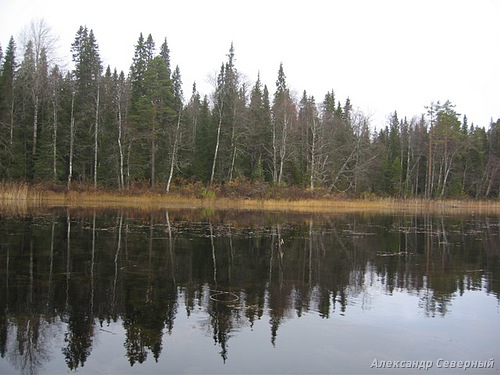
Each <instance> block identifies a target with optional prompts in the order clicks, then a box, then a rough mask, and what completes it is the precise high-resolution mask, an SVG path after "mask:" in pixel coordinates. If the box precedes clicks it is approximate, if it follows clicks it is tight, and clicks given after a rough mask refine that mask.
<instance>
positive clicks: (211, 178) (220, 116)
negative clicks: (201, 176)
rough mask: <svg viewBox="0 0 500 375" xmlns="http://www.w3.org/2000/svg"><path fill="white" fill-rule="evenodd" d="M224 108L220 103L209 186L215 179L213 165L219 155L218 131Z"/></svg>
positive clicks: (222, 103)
mask: <svg viewBox="0 0 500 375" xmlns="http://www.w3.org/2000/svg"><path fill="white" fill-rule="evenodd" d="M223 106H224V102H223V101H221V105H220V110H219V124H218V125H217V140H216V142H215V152H214V160H213V163H212V174H211V175H210V185H212V184H213V182H214V177H215V164H216V163H217V155H218V153H219V143H220V130H221V127H222V108H223Z"/></svg>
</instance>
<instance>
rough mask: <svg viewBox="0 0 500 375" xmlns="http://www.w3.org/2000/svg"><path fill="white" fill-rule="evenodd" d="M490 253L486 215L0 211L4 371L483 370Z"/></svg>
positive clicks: (494, 220) (495, 302)
mask: <svg viewBox="0 0 500 375" xmlns="http://www.w3.org/2000/svg"><path fill="white" fill-rule="evenodd" d="M499 255H500V218H499V217H491V216H490V217H484V216H482V217H477V216H472V215H470V216H460V217H439V216H412V215H401V216H384V215H380V216H377V215H354V214H350V215H305V214H295V215H294V214H290V213H270V212H265V213H264V212H258V213H257V212H239V211H206V210H169V211H157V212H151V213H149V214H144V213H140V212H136V211H133V210H122V211H107V212H103V211H99V212H95V211H81V210H80V211H77V210H67V209H64V210H63V209H54V210H52V211H48V212H41V213H37V214H31V215H23V216H19V215H18V216H16V215H14V216H12V215H3V216H2V217H1V221H0V281H1V286H0V311H1V315H0V316H1V317H0V354H1V358H0V372H1V373H10V372H13V373H17V372H20V373H61V372H67V371H68V370H72V371H75V370H78V371H79V372H85V371H88V372H89V373H94V372H101V373H110V372H117V373H124V372H131V373H142V372H156V373H165V372H172V373H178V372H184V371H188V372H191V373H193V372H194V373H213V372H218V373H223V372H248V373H259V372H263V373H290V372H294V373H304V372H327V373H330V372H350V371H351V370H353V371H354V372H355V371H362V372H365V373H366V372H369V371H370V364H371V363H372V359H373V358H376V357H377V356H378V357H379V358H381V359H383V358H385V359H387V360H404V359H407V360H417V359H426V358H427V357H422V356H431V355H432V358H430V359H436V358H434V356H435V355H438V356H439V355H440V354H439V353H441V355H446V354H448V355H450V356H462V357H463V356H464V355H465V354H466V353H469V355H474V354H470V353H471V351H470V350H469V349H470V348H469V346H471V347H474V350H475V351H474V350H473V351H472V353H476V355H475V357H474V358H468V357H467V358H463V360H469V359H471V360H487V359H489V358H492V356H494V355H495V354H499V352H498V349H496V346H495V337H499V336H498V335H499V334H500V323H499V317H500V315H499V296H500V276H499V275H500V259H499ZM466 294H467V296H466ZM314 317H317V318H318V319H314ZM329 322H330V323H329ZM462 323H463V325H462ZM394 329H395V330H394ZM458 330H460V331H461V332H462V333H461V335H462V336H456V335H458V333H457V332H455V331H458ZM432 332H437V333H432ZM353 335H354V337H352V336H353ZM405 335H408V336H413V339H411V338H409V337H407V336H405ZM281 336H283V338H281ZM335 339H338V340H340V341H341V343H340V344H339V345H337V346H335V347H332V346H331V345H332V340H335ZM381 340H382V342H383V345H380V343H381ZM422 340H428V341H427V342H423V341H422ZM433 340H434V341H433ZM454 340H455V341H457V342H458V341H461V340H467V341H468V343H467V344H465V343H463V342H462V343H459V344H454V343H453V341H454ZM429 342H430V343H432V342H434V344H435V345H436V346H435V347H433V346H432V345H430V346H429ZM210 343H211V344H210ZM233 343H234V344H233ZM266 343H267V344H266ZM405 343H406V344H405ZM450 343H451V344H450ZM214 344H215V345H214ZM405 345H407V346H408V348H407V349H405ZM411 345H413V347H412V348H410V346H411ZM415 345H421V346H422V347H420V348H419V349H418V350H416V349H415V348H414V347H415ZM214 347H215V349H216V350H214ZM445 347H446V349H444V348H445ZM425 348H426V349H425ZM357 350H358V352H356V351H357ZM436 350H437V354H436ZM440 351H441V352H440ZM193 353H196V355H194V354H193ZM411 355H415V356H416V357H411V358H409V357H408V356H411ZM419 355H420V357H418V356H419ZM304 356H308V358H309V359H308V360H307V361H300V360H298V358H297V357H302V358H304ZM384 356H385V357H384ZM405 356H406V357H405ZM478 356H480V358H479V357H478ZM92 357H94V359H95V360H94V361H92ZM497 357H498V358H496V359H497V360H500V357H499V356H497ZM233 358H234V359H233ZM248 358H254V359H255V360H249V359H248ZM259 358H260V359H259ZM360 358H363V359H362V363H359V360H360ZM216 359H218V360H216ZM314 359H315V360H314ZM451 359H462V358H461V357H460V358H451ZM97 360H99V361H97ZM103 360H104V362H103ZM355 363H357V365H356V364H355ZM159 364H162V366H161V367H160V366H159ZM334 365H335V367H334ZM155 366H158V367H155ZM233 366H234V367H233ZM353 366H354V367H353ZM356 366H358V367H356ZM497 366H498V365H497ZM235 369H239V370H238V371H236V370H235Z"/></svg>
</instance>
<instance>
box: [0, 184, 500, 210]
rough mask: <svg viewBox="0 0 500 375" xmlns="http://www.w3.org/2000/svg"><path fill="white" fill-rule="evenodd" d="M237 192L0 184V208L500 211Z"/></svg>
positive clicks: (465, 203) (490, 204)
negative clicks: (98, 188) (99, 188)
mask: <svg viewBox="0 0 500 375" xmlns="http://www.w3.org/2000/svg"><path fill="white" fill-rule="evenodd" d="M248 195H249V194H241V192H240V194H238V191H236V192H235V191H233V190H228V189H226V190H225V191H222V192H221V190H220V189H219V190H210V191H207V190H206V189H200V190H196V191H193V189H190V188H187V189H176V190H175V191H173V192H171V193H168V194H166V193H163V192H162V191H161V190H159V191H154V190H149V189H142V190H130V191H118V190H96V189H92V188H89V187H87V188H85V187H81V186H80V187H77V188H75V189H73V190H69V191H68V190H66V189H64V188H62V187H60V186H58V187H49V186H42V185H28V184H9V183H1V184H0V206H1V207H2V208H3V209H4V210H5V209H10V210H12V211H18V212H23V211H27V210H29V209H30V208H50V207H56V206H59V207H60V206H64V207H73V208H78V207H81V208H99V209H106V208H134V209H139V210H148V211H149V210H156V209H164V208H213V209H217V208H219V209H246V210H277V211H294V212H318V213H346V212H374V213H404V212H406V213H415V214H419V213H439V214H500V201H482V200H426V199H406V200H405V199H394V198H373V197H371V198H369V199H368V198H365V199H362V198H357V199H350V198H346V197H340V196H329V195H325V194H323V195H321V194H316V195H312V194H310V193H305V194H299V193H297V192H294V193H290V192H289V194H288V195H287V194H286V192H285V194H284V193H283V191H281V192H280V193H279V194H274V195H275V196H273V195H271V196H269V197H254V196H248Z"/></svg>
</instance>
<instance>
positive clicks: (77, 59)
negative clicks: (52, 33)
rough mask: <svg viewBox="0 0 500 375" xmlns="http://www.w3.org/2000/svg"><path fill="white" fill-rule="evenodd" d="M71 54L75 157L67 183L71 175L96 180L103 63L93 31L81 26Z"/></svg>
mask: <svg viewBox="0 0 500 375" xmlns="http://www.w3.org/2000/svg"><path fill="white" fill-rule="evenodd" d="M71 52H72V55H73V61H74V63H75V68H74V70H73V77H74V82H75V98H74V106H73V107H74V108H73V118H74V134H73V137H74V139H73V140H74V142H73V147H74V146H76V145H77V146H78V147H75V148H74V149H73V150H70V153H72V154H73V155H74V160H73V161H71V164H72V165H71V166H70V169H71V170H72V171H71V173H69V175H68V182H69V183H70V182H71V180H72V178H73V177H74V174H76V176H77V177H78V178H79V179H80V180H82V181H88V180H91V179H93V180H94V183H95V182H96V178H97V168H96V166H97V163H98V160H97V149H98V144H97V140H98V133H99V128H98V125H99V115H98V114H99V106H100V103H99V102H100V87H99V83H100V78H101V73H102V63H101V58H100V54H99V47H98V44H97V41H96V38H95V36H94V32H93V30H90V31H89V30H88V28H87V27H86V26H85V27H83V26H80V28H79V29H78V31H77V33H76V37H75V41H74V42H73V44H72V48H71Z"/></svg>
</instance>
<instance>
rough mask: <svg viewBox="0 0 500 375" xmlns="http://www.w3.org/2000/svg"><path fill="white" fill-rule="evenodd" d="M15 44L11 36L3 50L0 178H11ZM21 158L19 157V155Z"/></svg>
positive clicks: (0, 89)
mask: <svg viewBox="0 0 500 375" xmlns="http://www.w3.org/2000/svg"><path fill="white" fill-rule="evenodd" d="M16 69H17V64H16V44H15V42H14V38H13V37H12V36H11V37H10V39H9V43H8V45H7V48H6V50H5V55H4V59H3V62H2V67H1V75H0V178H10V177H11V176H12V172H13V170H12V168H11V167H12V166H11V163H12V160H13V158H14V157H16V156H17V155H14V153H13V142H14V123H15V113H16V106H17V104H16V101H15V92H14V89H15V78H16ZM20 156H21V155H20Z"/></svg>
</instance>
